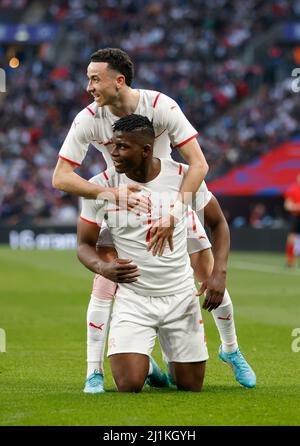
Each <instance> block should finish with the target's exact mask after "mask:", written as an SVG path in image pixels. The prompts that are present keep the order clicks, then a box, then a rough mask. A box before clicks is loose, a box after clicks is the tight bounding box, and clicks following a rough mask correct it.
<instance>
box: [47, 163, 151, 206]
mask: <svg viewBox="0 0 300 446" xmlns="http://www.w3.org/2000/svg"><path fill="white" fill-rule="evenodd" d="M76 167H77V166H76V165H74V164H71V163H69V162H68V161H64V160H62V159H60V158H59V159H58V161H57V164H56V167H55V170H54V173H53V178H52V185H53V187H55V188H56V189H59V190H61V191H63V192H68V193H69V194H74V195H78V196H79V197H83V198H89V199H97V198H98V196H99V194H101V197H102V199H104V198H105V199H107V200H108V201H110V202H111V203H117V204H119V203H122V204H123V205H124V207H127V209H128V210H132V209H134V208H135V207H137V206H138V205H139V207H138V209H140V210H141V211H145V210H147V209H148V201H147V200H146V199H144V198H141V197H140V196H137V197H136V195H135V193H136V192H139V191H140V190H141V189H142V188H141V186H139V185H137V184H128V185H126V187H120V188H117V187H105V186H101V185H98V184H95V183H91V182H89V181H87V180H85V179H84V178H82V177H81V176H80V175H77V173H75V172H74V170H75V169H76Z"/></svg>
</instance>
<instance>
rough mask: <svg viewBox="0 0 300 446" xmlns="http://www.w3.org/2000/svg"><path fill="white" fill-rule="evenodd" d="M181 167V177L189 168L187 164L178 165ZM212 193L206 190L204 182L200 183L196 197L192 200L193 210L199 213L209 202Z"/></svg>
mask: <svg viewBox="0 0 300 446" xmlns="http://www.w3.org/2000/svg"><path fill="white" fill-rule="evenodd" d="M180 165H181V166H182V171H183V175H184V176H185V175H186V174H187V171H188V168H189V166H188V165H187V164H180ZM211 197H212V193H211V192H210V191H209V190H208V188H207V185H206V183H205V181H202V183H201V184H200V187H199V189H198V190H197V192H196V196H195V198H194V200H193V206H192V207H193V209H194V210H195V211H200V210H201V209H203V208H205V206H206V205H207V204H208V203H209V202H210V200H211Z"/></svg>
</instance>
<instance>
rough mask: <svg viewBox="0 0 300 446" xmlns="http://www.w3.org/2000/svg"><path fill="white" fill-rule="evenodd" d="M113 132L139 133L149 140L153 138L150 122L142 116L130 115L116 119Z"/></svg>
mask: <svg viewBox="0 0 300 446" xmlns="http://www.w3.org/2000/svg"><path fill="white" fill-rule="evenodd" d="M113 131H114V132H128V133H130V132H141V133H143V134H146V135H148V136H149V137H151V138H153V139H154V138H155V132H154V127H153V124H152V122H151V121H150V120H149V119H148V118H147V117H146V116H142V115H136V114H131V115H128V116H124V117H123V118H120V119H118V121H116V122H115V123H114V125H113Z"/></svg>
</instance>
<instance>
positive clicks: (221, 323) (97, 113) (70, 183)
mask: <svg viewBox="0 0 300 446" xmlns="http://www.w3.org/2000/svg"><path fill="white" fill-rule="evenodd" d="M133 74H134V72H133V63H132V61H131V59H130V58H129V56H128V55H127V54H126V53H125V52H124V51H122V50H120V49H117V48H106V49H103V50H99V51H97V52H96V53H94V54H92V56H91V62H90V64H89V65H88V69H87V76H88V79H89V81H88V86H87V91H88V92H89V93H90V94H91V95H92V96H93V97H94V102H93V103H92V104H90V105H89V106H88V107H86V108H85V109H83V110H82V111H81V112H80V113H78V115H77V116H76V117H75V119H74V121H73V124H72V126H71V129H70V131H69V133H68V135H67V137H66V139H65V141H64V143H63V146H62V148H61V150H60V153H59V160H58V162H57V166H56V169H55V171H54V175H53V186H54V187H56V188H58V189H61V190H64V191H66V192H69V193H74V194H77V195H79V196H82V197H85V198H90V199H95V198H97V196H98V194H99V193H103V192H104V190H105V191H106V193H107V199H109V200H111V199H112V198H113V200H112V202H114V201H116V202H117V203H120V198H121V191H124V187H123V188H117V187H113V188H112V187H110V188H103V187H102V186H101V185H99V184H92V183H89V182H88V181H86V180H84V179H83V178H81V177H80V176H78V175H77V174H76V173H75V172H74V170H75V169H76V167H77V166H80V164H81V163H82V161H83V160H84V158H85V156H86V153H87V150H88V146H89V144H92V145H94V146H95V147H96V148H97V149H98V150H99V151H101V152H102V154H103V156H104V158H105V161H106V163H107V167H108V168H109V167H111V166H112V160H111V156H110V153H111V151H112V149H113V144H112V134H113V130H112V126H113V124H114V123H115V122H116V121H117V120H118V119H119V118H120V117H123V116H127V115H130V114H132V113H135V114H139V115H142V116H146V117H147V118H148V119H149V120H150V121H151V122H152V123H153V126H154V131H155V142H154V147H153V154H154V156H155V157H157V158H169V159H170V152H171V148H170V144H171V145H172V147H173V148H175V149H176V150H179V151H180V153H181V155H182V156H183V158H184V159H185V160H186V162H187V164H188V170H187V173H186V175H185V178H184V181H183V182H182V184H181V189H180V193H179V196H178V200H179V201H182V200H183V195H184V193H185V192H189V193H188V194H185V196H189V197H190V196H191V195H192V194H193V195H194V194H195V193H196V192H197V191H198V190H199V188H200V185H201V183H202V180H203V178H204V176H205V175H206V173H207V170H208V166H207V163H206V161H205V158H204V156H203V154H202V151H201V148H200V146H199V144H198V142H197V139H196V137H197V136H198V133H197V131H196V130H195V128H194V127H193V126H192V125H191V123H190V122H189V121H188V120H187V118H186V117H185V116H184V114H183V113H182V111H181V110H180V108H179V106H178V104H177V103H176V102H175V101H174V100H173V99H171V98H169V97H168V96H166V95H164V94H163V93H160V92H157V91H151V90H143V89H133V88H131V83H132V79H133ZM179 172H180V170H179ZM102 175H105V173H103V174H102ZM139 189H140V188H139V186H138V185H130V184H129V185H126V186H125V191H126V190H128V192H129V195H128V197H127V198H128V199H127V201H126V202H125V203H124V202H122V205H123V207H124V205H125V207H127V209H128V210H131V209H132V208H134V206H136V205H137V203H138V202H139V200H140V197H139V196H138V195H136V194H133V193H132V192H136V191H137V190H139ZM140 201H141V204H142V205H143V203H142V201H143V200H142V199H141V200H140ZM204 206H205V204H204ZM196 210H197V209H196ZM166 222H167V223H168V224H166ZM162 223H165V224H162ZM169 223H171V224H169ZM174 227H175V225H174V219H173V216H171V215H168V216H164V217H162V219H160V220H159V221H158V222H157V223H155V224H154V225H153V227H152V228H151V230H150V236H149V243H148V249H150V248H151V249H153V252H158V253H160V254H161V253H162V252H163V251H164V249H165V247H166V245H167V242H168V243H169V245H170V247H171V246H172V234H173V231H174ZM107 232H108V230H106V233H107ZM101 236H102V241H101V243H102V246H105V244H103V240H104V241H105V232H104V231H102V230H101ZM195 241H197V242H198V244H199V246H198V247H197V248H195V246H194V247H193V256H194V259H195V260H194V262H192V267H193V270H194V272H196V271H197V269H198V268H199V266H201V268H203V266H205V267H206V268H207V269H210V271H212V265H213V263H214V259H213V257H212V255H211V252H210V250H208V249H206V250H204V251H203V246H202V243H201V240H196V239H195ZM108 251H109V249H108ZM203 254H204V256H203ZM205 254H210V255H209V256H208V258H207V256H206V257H205ZM191 261H192V259H191ZM221 263H222V262H221ZM200 264H201V265H200ZM216 265H219V261H216V262H215V266H216ZM225 277H226V274H225V271H224V269H223V267H222V268H221V269H217V268H215V267H214V269H213V273H212V274H211V277H210V281H209V286H208V287H207V291H206V296H205V301H204V305H205V307H204V308H209V309H210V310H213V311H212V313H213V315H214V320H215V322H216V325H217V328H218V331H219V333H220V336H221V339H222V349H223V350H224V354H226V355H231V356H232V359H230V361H231V362H230V363H231V365H232V367H233V370H234V371H235V375H236V379H237V380H238V382H240V383H241V384H242V385H245V386H247V387H253V386H254V385H255V375H254V373H253V372H252V370H251V369H250V368H249V366H248V364H247V363H246V361H245V360H244V358H243V357H242V356H241V354H240V352H239V349H238V345H237V341H236V335H235V326H234V321H233V316H232V315H233V307H232V302H231V299H230V296H229V294H228V291H227V290H225V294H224V296H226V300H227V301H226V305H225V306H224V307H222V306H220V304H221V303H222V299H223V296H222V295H220V293H219V292H218V289H221V288H222V289H225V286H226V285H225ZM114 282H118V281H117V280H116V281H114ZM114 282H112V281H111V280H108V279H107V278H105V277H104V276H103V275H96V277H95V280H94V286H93V290H92V294H91V300H90V304H89V307H88V311H87V338H88V349H87V350H88V354H87V357H88V358H87V363H88V367H87V384H88V382H89V378H91V380H92V381H93V382H94V381H95V379H94V378H95V377H94V374H93V372H94V370H95V369H97V370H98V372H99V373H97V377H98V378H99V380H98V381H99V385H98V384H97V386H95V388H93V389H87V391H88V392H91V393H95V391H97V392H98V391H99V392H102V391H104V390H103V374H102V373H103V358H104V352H105V341H106V335H107V329H108V324H109V316H110V310H111V304H112V298H113V296H114V293H115V290H116V283H114ZM216 296H218V297H217V298H216ZM212 298H213V299H212ZM223 300H224V299H223ZM218 306H220V308H217V307H218ZM216 311H218V314H215V312H216ZM97 327H101V330H100V329H97ZM228 337H230V339H231V340H232V342H230V346H227V345H226V343H224V342H223V340H224V339H227V338H228ZM237 355H238V358H236V356H237ZM231 356H230V358H231ZM226 359H228V358H226ZM228 360H229V359H228ZM249 376H250V378H251V379H250V381H249Z"/></svg>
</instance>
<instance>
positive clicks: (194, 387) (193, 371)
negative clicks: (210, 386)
mask: <svg viewBox="0 0 300 446" xmlns="http://www.w3.org/2000/svg"><path fill="white" fill-rule="evenodd" d="M205 364H206V361H202V362H191V363H182V362H172V363H171V364H170V367H171V372H172V375H173V378H174V380H175V383H176V386H177V388H178V390H190V391H192V392H200V390H201V389H202V385H203V380H204V375H205Z"/></svg>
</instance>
